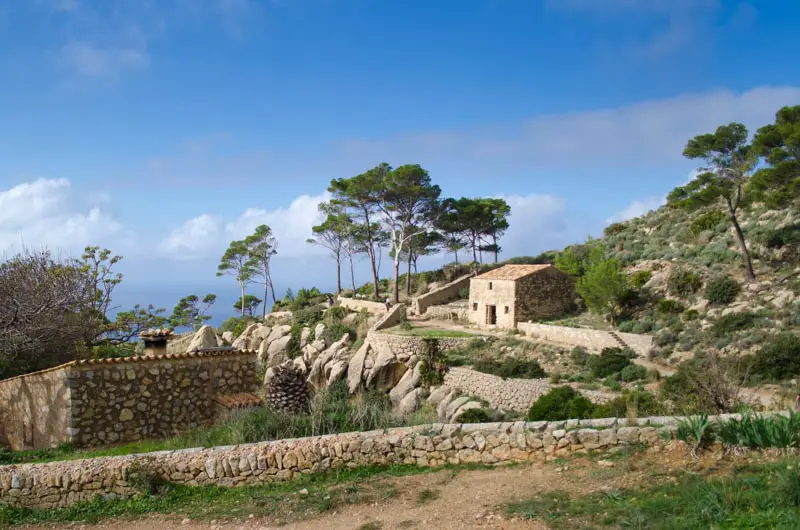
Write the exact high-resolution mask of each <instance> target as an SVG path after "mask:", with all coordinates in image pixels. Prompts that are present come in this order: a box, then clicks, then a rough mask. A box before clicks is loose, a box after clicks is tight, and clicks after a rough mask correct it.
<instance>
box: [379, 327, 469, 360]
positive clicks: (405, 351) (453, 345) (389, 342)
mask: <svg viewBox="0 0 800 530" xmlns="http://www.w3.org/2000/svg"><path fill="white" fill-rule="evenodd" d="M475 338H476V337H441V338H430V339H425V338H423V337H417V336H415V335H401V334H397V333H379V332H374V331H369V332H368V333H367V342H369V344H370V346H372V347H373V348H375V349H381V348H388V349H389V350H391V351H392V352H394V354H395V355H396V356H399V357H404V358H406V357H411V356H416V357H421V356H422V355H423V354H424V353H426V351H425V348H426V346H425V341H426V340H428V341H433V342H435V343H436V344H435V348H436V351H439V352H444V351H448V350H454V349H457V348H463V347H464V346H466V345H467V344H469V343H470V342H472V341H473V340H475Z"/></svg>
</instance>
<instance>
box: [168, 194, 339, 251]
mask: <svg viewBox="0 0 800 530" xmlns="http://www.w3.org/2000/svg"><path fill="white" fill-rule="evenodd" d="M329 198H330V196H329V195H328V194H327V193H323V194H321V195H314V196H311V195H301V196H299V197H297V198H296V199H295V200H294V201H292V203H291V204H290V205H289V207H288V208H279V209H277V210H263V209H260V208H248V209H246V210H245V211H244V212H242V214H241V215H240V216H239V217H238V218H236V219H234V220H232V221H229V222H225V221H224V219H223V218H222V217H221V216H218V215H210V214H203V215H199V216H197V217H193V218H192V219H189V220H187V221H186V222H184V223H183V224H182V225H181V226H179V227H177V228H175V229H174V230H173V231H172V232H171V233H170V234H169V235H168V236H167V237H166V238H165V239H164V240H163V241H162V242H161V250H162V251H163V252H164V253H165V254H166V255H168V256H170V257H173V258H176V259H183V260H195V259H205V258H210V257H218V256H221V255H222V253H223V252H224V251H225V248H227V246H228V244H229V243H230V242H231V241H233V240H236V239H243V238H245V237H246V236H248V235H250V234H251V233H253V231H254V230H255V228H256V227H257V226H259V225H262V224H265V225H267V226H269V227H270V228H272V232H273V233H274V234H275V237H276V239H277V240H278V256H279V258H280V257H286V258H298V257H304V256H315V255H323V254H324V251H323V250H321V249H319V248H317V247H314V246H312V245H309V244H308V243H306V240H307V239H308V238H309V237H310V235H311V227H312V226H314V225H315V224H318V223H319V212H318V210H317V207H318V206H319V203H321V202H323V201H327V200H328V199H329Z"/></svg>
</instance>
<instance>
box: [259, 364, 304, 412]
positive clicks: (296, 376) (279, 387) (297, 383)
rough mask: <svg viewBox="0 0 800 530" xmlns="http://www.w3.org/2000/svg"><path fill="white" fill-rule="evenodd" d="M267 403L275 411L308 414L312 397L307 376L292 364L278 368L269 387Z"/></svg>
mask: <svg viewBox="0 0 800 530" xmlns="http://www.w3.org/2000/svg"><path fill="white" fill-rule="evenodd" d="M267 403H268V404H269V406H270V408H272V409H273V410H275V411H280V412H287V413H294V414H299V413H306V412H308V411H309V410H310V408H311V395H310V393H309V390H308V382H307V381H306V377H305V375H304V374H303V373H302V372H300V371H299V370H298V369H297V368H295V367H294V366H292V365H290V364H285V365H281V366H276V367H275V368H274V369H273V375H272V377H271V378H270V380H269V383H268V385H267Z"/></svg>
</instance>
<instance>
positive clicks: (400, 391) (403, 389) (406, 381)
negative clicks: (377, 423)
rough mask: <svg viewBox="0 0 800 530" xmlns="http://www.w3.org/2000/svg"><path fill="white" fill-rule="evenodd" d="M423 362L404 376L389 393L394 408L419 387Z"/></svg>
mask: <svg viewBox="0 0 800 530" xmlns="http://www.w3.org/2000/svg"><path fill="white" fill-rule="evenodd" d="M421 370H422V362H418V363H417V364H416V366H414V369H413V370H408V371H407V372H406V373H405V374H403V378H402V379H400V381H399V382H398V383H397V385H395V387H394V388H392V389H391V390H390V391H389V399H390V400H391V401H392V404H394V406H397V405H399V404H400V402H401V401H402V400H403V398H404V397H406V395H407V394H408V393H409V392H411V391H412V390H414V389H415V388H417V386H419V379H420V372H421Z"/></svg>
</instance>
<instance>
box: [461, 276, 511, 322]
mask: <svg viewBox="0 0 800 530" xmlns="http://www.w3.org/2000/svg"><path fill="white" fill-rule="evenodd" d="M515 297H516V282H515V281H514V280H494V279H492V280H485V279H480V278H472V281H471V282H470V286H469V308H468V313H469V321H470V322H472V323H473V324H475V325H477V326H479V327H482V328H486V327H494V326H491V325H489V324H487V320H486V318H487V306H490V305H493V306H495V308H496V311H497V324H496V327H498V328H505V329H511V328H513V327H515V322H516V320H515V318H514V308H515V304H514V300H515Z"/></svg>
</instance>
